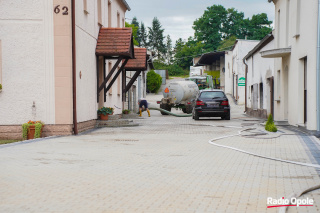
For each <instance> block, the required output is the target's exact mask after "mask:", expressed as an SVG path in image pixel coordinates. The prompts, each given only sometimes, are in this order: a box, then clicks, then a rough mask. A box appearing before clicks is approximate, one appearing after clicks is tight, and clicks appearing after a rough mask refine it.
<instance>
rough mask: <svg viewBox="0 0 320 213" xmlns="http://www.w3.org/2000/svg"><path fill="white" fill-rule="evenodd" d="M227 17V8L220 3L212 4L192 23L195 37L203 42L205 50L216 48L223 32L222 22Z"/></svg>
mask: <svg viewBox="0 0 320 213" xmlns="http://www.w3.org/2000/svg"><path fill="white" fill-rule="evenodd" d="M226 19H227V10H226V9H225V8H224V7H223V6H221V5H213V6H211V7H208V8H207V10H205V11H204V14H203V15H202V16H201V17H200V18H199V19H197V20H195V21H194V23H193V29H194V30H195V33H194V35H195V39H196V40H197V41H201V42H204V44H205V46H204V48H205V49H206V51H213V50H215V49H217V47H218V45H219V43H220V41H221V39H222V32H223V23H225V22H226Z"/></svg>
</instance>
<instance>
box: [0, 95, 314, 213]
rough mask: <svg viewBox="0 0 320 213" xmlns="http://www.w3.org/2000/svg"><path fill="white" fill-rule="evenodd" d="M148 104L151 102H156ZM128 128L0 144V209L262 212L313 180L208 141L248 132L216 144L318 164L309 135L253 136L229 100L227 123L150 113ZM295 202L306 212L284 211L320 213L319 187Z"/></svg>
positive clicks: (308, 171)
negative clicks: (304, 202)
mask: <svg viewBox="0 0 320 213" xmlns="http://www.w3.org/2000/svg"><path fill="white" fill-rule="evenodd" d="M147 98H148V101H149V102H152V104H153V106H155V101H156V100H160V98H161V96H157V95H149V96H148V97H147ZM231 102H232V101H231ZM173 112H174V110H173ZM176 112H177V113H180V114H182V112H181V111H176ZM134 122H135V123H139V124H140V126H137V127H122V128H101V129H97V130H94V131H90V132H87V133H86V134H82V135H79V136H70V137H57V138H48V139H42V140H35V141H31V142H21V143H16V144H10V145H3V146H0V212H183V213H185V212H278V211H279V208H270V209H267V206H268V205H267V198H268V197H272V198H273V199H279V198H281V197H288V196H289V195H291V194H292V193H298V192H301V191H303V190H305V189H307V188H310V187H312V186H315V185H318V184H319V183H320V176H319V175H320V170H319V169H318V170H316V169H315V168H313V167H307V166H301V165H295V164H289V163H284V162H280V161H274V160H269V159H265V158H260V157H256V156H252V155H248V154H245V153H241V152H237V151H235V150H231V149H227V148H222V147H217V146H215V145H212V144H209V143H208V141H209V140H211V139H214V138H218V137H222V136H227V135H237V134H238V132H239V131H240V130H244V129H245V128H252V129H251V130H250V131H245V132H243V134H244V135H247V136H250V135H252V134H257V133H258V136H251V137H245V136H239V135H238V136H234V137H229V138H224V139H220V140H216V141H215V143H217V144H222V145H225V146H230V147H235V148H238V149H242V150H246V151H249V152H253V153H256V154H259V155H264V156H268V157H274V158H281V159H284V160H291V161H297V162H302V163H309V164H319V160H320V159H319V158H318V157H319V156H317V155H319V150H318V148H319V147H320V143H319V140H318V139H316V138H314V137H313V136H303V135H301V134H300V133H299V132H295V131H290V130H288V129H286V128H281V127H280V131H281V132H280V133H270V134H268V135H261V133H264V131H263V127H262V126H260V125H259V123H260V122H262V121H261V120H257V119H253V118H249V117H246V116H245V115H244V114H243V107H242V106H236V105H234V104H233V102H232V116H231V121H224V120H220V119H201V120H200V121H194V120H193V119H191V118H190V117H187V118H178V117H173V116H162V115H161V114H160V112H158V111H151V117H150V118H149V117H147V113H146V112H144V113H143V118H142V119H135V120H134ZM299 134H300V135H299ZM303 197H304V198H309V199H314V200H315V204H314V206H312V207H298V208H297V207H290V208H289V209H288V212H320V190H316V191H313V192H310V193H308V194H306V195H304V196H303Z"/></svg>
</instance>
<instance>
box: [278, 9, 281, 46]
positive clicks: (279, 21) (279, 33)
mask: <svg viewBox="0 0 320 213" xmlns="http://www.w3.org/2000/svg"><path fill="white" fill-rule="evenodd" d="M280 15H281V14H280V10H279V11H278V24H277V31H278V33H277V34H278V36H277V37H278V39H277V46H278V48H280V36H281V32H280V29H281V27H280V25H281V18H280Z"/></svg>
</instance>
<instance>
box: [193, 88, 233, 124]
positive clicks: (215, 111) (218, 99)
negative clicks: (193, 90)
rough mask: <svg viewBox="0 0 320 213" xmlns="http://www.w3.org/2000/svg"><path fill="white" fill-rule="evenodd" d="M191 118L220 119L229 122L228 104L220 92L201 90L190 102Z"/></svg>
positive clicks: (225, 97)
mask: <svg viewBox="0 0 320 213" xmlns="http://www.w3.org/2000/svg"><path fill="white" fill-rule="evenodd" d="M192 106H193V110H192V117H193V119H195V120H199V118H200V117H221V118H222V119H225V120H230V104H229V100H228V98H227V96H226V95H225V93H224V92H223V91H222V90H217V89H211V90H201V91H200V92H199V94H198V95H197V98H196V99H194V100H193V101H192Z"/></svg>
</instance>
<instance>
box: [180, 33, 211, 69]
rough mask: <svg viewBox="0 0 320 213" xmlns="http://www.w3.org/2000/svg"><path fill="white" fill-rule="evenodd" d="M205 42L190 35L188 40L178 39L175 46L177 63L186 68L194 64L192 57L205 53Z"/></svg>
mask: <svg viewBox="0 0 320 213" xmlns="http://www.w3.org/2000/svg"><path fill="white" fill-rule="evenodd" d="M204 46H205V44H203V42H201V41H196V40H195V39H194V38H192V37H189V38H188V41H187V42H184V41H182V39H178V40H177V42H176V47H175V55H174V57H175V64H177V65H179V66H180V67H182V68H184V69H189V68H190V66H191V65H192V59H193V58H194V57H196V56H199V55H201V54H202V53H203V51H204V50H203V48H204Z"/></svg>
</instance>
